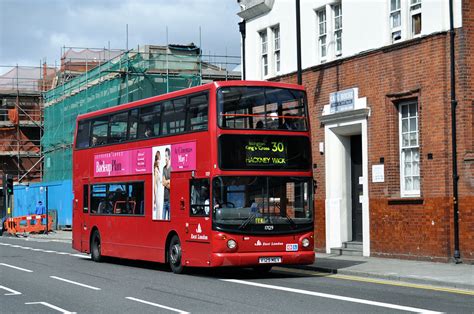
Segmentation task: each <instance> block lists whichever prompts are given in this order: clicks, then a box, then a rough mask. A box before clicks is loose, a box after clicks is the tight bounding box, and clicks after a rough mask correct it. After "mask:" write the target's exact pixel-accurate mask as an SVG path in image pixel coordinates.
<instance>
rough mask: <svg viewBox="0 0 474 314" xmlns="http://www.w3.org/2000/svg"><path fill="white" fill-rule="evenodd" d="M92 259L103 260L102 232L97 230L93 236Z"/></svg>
mask: <svg viewBox="0 0 474 314" xmlns="http://www.w3.org/2000/svg"><path fill="white" fill-rule="evenodd" d="M91 259H92V260H93V261H94V262H97V263H100V262H102V261H103V257H102V254H101V245H100V234H99V231H97V230H94V233H93V234H92V237H91Z"/></svg>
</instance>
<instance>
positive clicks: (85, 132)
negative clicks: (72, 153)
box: [76, 121, 90, 148]
mask: <svg viewBox="0 0 474 314" xmlns="http://www.w3.org/2000/svg"><path fill="white" fill-rule="evenodd" d="M89 131H90V130H89V121H79V125H78V126H77V137H76V148H86V147H89Z"/></svg>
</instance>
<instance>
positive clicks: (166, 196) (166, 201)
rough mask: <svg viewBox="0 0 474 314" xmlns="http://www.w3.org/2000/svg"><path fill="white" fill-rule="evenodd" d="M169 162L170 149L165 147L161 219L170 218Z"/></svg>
mask: <svg viewBox="0 0 474 314" xmlns="http://www.w3.org/2000/svg"><path fill="white" fill-rule="evenodd" d="M170 179H171V163H170V149H169V148H168V147H167V148H166V149H165V166H164V167H163V186H164V193H163V213H162V219H163V220H169V219H170V186H171V180H170Z"/></svg>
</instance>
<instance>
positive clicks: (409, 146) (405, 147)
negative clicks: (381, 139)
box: [398, 100, 421, 197]
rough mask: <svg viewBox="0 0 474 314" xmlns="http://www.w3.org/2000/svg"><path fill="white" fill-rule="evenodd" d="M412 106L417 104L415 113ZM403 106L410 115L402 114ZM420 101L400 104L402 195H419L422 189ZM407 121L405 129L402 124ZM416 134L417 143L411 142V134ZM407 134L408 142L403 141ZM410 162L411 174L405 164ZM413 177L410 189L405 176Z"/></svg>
mask: <svg viewBox="0 0 474 314" xmlns="http://www.w3.org/2000/svg"><path fill="white" fill-rule="evenodd" d="M410 106H415V109H416V110H415V115H414V116H411V115H410ZM403 107H407V112H408V115H407V116H406V117H403V116H402V112H403ZM418 108H419V107H418V102H417V101H416V100H410V101H404V102H401V103H399V104H398V115H399V119H398V122H399V123H398V124H399V132H398V133H399V143H400V145H399V150H400V196H401V197H419V196H420V190H421V176H420V129H419V114H418V113H419V110H418ZM411 120H413V121H414V122H415V127H416V128H415V130H414V131H412V130H411V129H410V128H411V127H410V124H411ZM404 121H407V128H406V130H403V127H402V124H403V122H404ZM412 134H413V135H415V140H416V141H415V143H412V142H411V135H412ZM403 135H407V139H408V143H405V142H404V141H403V139H404V136H403ZM408 153H409V154H410V158H409V161H406V160H407V158H406V156H407V154H408ZM416 155H417V156H418V160H415V158H414V156H416ZM406 163H410V174H406V173H405V170H406V167H405V164H406ZM415 169H418V173H415V174H414V172H413V171H414V170H415ZM406 177H411V179H412V188H411V189H409V188H408V187H407V186H406V185H405V178H406ZM416 178H417V179H418V189H416V188H414V182H415V179H416Z"/></svg>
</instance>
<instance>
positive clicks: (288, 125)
mask: <svg viewBox="0 0 474 314" xmlns="http://www.w3.org/2000/svg"><path fill="white" fill-rule="evenodd" d="M280 129H284V130H294V129H295V124H294V119H293V115H292V114H287V115H285V120H284V122H283V124H282V125H281V127H280Z"/></svg>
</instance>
